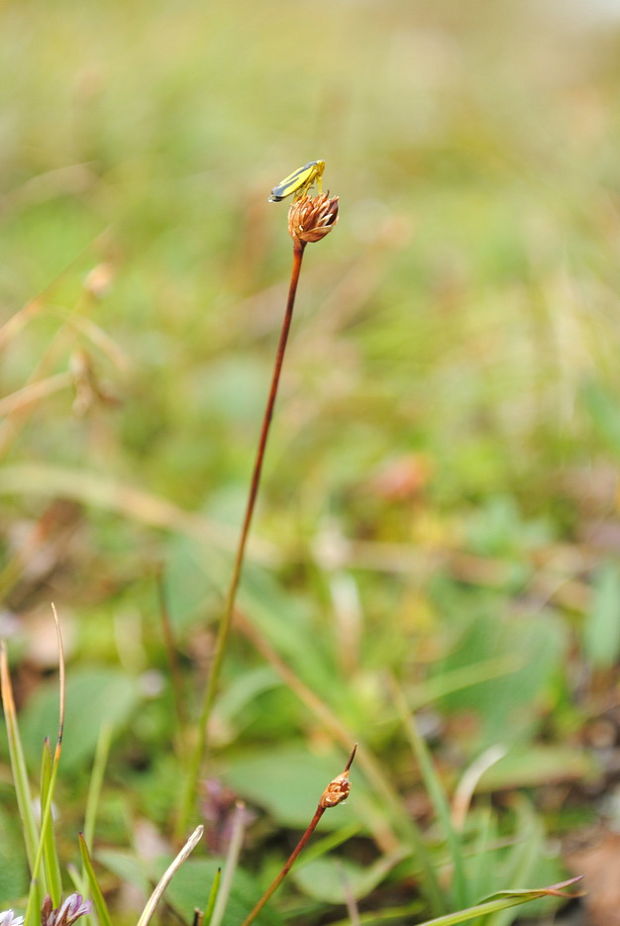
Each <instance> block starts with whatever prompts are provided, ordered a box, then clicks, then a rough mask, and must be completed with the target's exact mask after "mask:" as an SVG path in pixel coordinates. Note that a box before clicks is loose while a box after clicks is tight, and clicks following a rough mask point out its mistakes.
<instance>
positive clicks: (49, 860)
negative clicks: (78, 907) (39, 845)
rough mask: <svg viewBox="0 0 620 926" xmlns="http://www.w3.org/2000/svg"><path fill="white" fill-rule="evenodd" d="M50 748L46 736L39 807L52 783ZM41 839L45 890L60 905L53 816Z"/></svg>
mask: <svg viewBox="0 0 620 926" xmlns="http://www.w3.org/2000/svg"><path fill="white" fill-rule="evenodd" d="M52 766H53V759H52V750H51V749H50V741H49V739H48V738H47V737H46V738H45V742H44V743H43V754H42V757H41V807H43V806H44V805H45V804H46V803H47V798H48V794H49V793H50V788H51V784H52ZM41 838H42V840H43V867H44V869H45V879H46V883H47V890H48V893H49V894H50V896H51V898H52V903H53V905H54V907H58V906H60V899H61V896H62V877H61V874H60V863H59V861H58V852H57V851H56V840H55V838H54V818H53V814H52V815H51V817H50V821H49V825H48V826H46V827H45V830H42V831H41Z"/></svg>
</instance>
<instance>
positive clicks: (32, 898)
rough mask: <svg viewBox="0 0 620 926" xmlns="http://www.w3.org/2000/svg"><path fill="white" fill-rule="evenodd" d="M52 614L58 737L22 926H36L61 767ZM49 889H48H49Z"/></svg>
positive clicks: (61, 658)
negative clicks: (55, 791) (45, 856)
mask: <svg viewBox="0 0 620 926" xmlns="http://www.w3.org/2000/svg"><path fill="white" fill-rule="evenodd" d="M52 614H53V617H54V625H55V627H56V640H57V643H58V676H59V679H58V687H59V705H58V735H57V737H56V747H55V749H54V756H53V758H52V765H51V771H50V776H49V784H48V787H47V793H46V794H45V800H43V795H42V796H41V797H42V800H41V831H40V834H39V844H38V846H37V853H36V856H35V859H34V865H33V869H32V875H31V889H30V892H29V894H28V903H27V905H26V913H25V915H24V923H25V926H37V922H38V920H39V913H40V897H39V890H38V884H39V871H40V869H41V862H42V861H43V858H44V853H45V848H46V845H47V841H48V839H49V836H48V831H49V830H50V828H51V824H52V802H53V800H54V790H55V788H56V779H57V777H58V767H59V765H60V754H61V752H62V740H63V735H64V730H65V702H66V690H67V685H66V674H65V651H64V646H63V642H62V632H61V630H60V621H59V620H58V613H57V611H56V606H55V605H54V604H52ZM48 889H49V885H48Z"/></svg>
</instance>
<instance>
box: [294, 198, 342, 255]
mask: <svg viewBox="0 0 620 926" xmlns="http://www.w3.org/2000/svg"><path fill="white" fill-rule="evenodd" d="M338 202H339V197H338V196H332V197H330V195H329V193H323V194H321V195H320V196H312V197H310V196H302V198H301V199H298V200H297V201H296V202H294V203H293V205H292V206H291V208H290V209H289V211H288V232H289V235H290V236H291V238H292V239H293V241H294V242H296V243H297V242H300V243H303V244H312V243H314V242H315V241H320V240H321V238H324V237H325V235H327V234H329V232H330V231H331V230H332V228H333V227H334V225H335V224H336V222H337V221H338Z"/></svg>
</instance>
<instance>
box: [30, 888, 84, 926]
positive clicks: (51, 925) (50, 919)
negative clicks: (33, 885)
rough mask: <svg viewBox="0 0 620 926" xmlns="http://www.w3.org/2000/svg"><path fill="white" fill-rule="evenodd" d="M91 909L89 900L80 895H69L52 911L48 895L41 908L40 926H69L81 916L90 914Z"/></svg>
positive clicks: (50, 899)
mask: <svg viewBox="0 0 620 926" xmlns="http://www.w3.org/2000/svg"><path fill="white" fill-rule="evenodd" d="M92 907H93V905H92V904H91V902H90V900H84V898H83V897H82V895H81V894H69V896H68V897H67V899H66V900H64V901H63V902H62V903H61V905H60V906H59V907H57V908H56V909H55V910H54V909H53V908H52V898H51V897H50V896H49V895H48V896H47V897H46V898H45V900H44V901H43V906H42V907H41V926H71V924H72V923H75V921H76V920H79V918H80V917H81V916H85V915H86V914H87V913H90V912H91V910H92Z"/></svg>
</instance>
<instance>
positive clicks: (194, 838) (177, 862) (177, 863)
mask: <svg viewBox="0 0 620 926" xmlns="http://www.w3.org/2000/svg"><path fill="white" fill-rule="evenodd" d="M203 832H204V826H197V827H196V829H195V830H194V832H193V833H192V834H191V836H190V837H189V839H188V840H187V842H186V843H185V845H184V846H183V848H182V849H181V851H180V852H179V853H178V854H177V855H176V857H175V858H174V859H173V861H172V862H171V863H170V865H168V867H167V868H166V870H165V872H164V873H163V875H162V876H161V878H160V879H159V881H158V883H157V885H156V886H155V889H154V891H153V893H152V894H151V896H150V897H149V899H148V900H147V902H146V905H145V907H144V910H143V911H142V913H141V914H140V919H139V920H138V924H137V926H148V923H149V922H150V920H151V918H152V916H153V914H154V913H155V908H156V907H157V904H158V903H159V901H160V900H161V898H162V896H163V894H164V892H165V890H166V888H167V887H168V885H169V884H170V882H171V881H172V878H173V877H174V875H175V874H176V872H177V871H178V870H179V868H180V867H181V865H182V864H183V862H185V861H186V859H187V858H189V856H190V855H191V853H192V852H193V851H194V849H195V848H196V846H197V845H198V843H199V842H200V840H201V839H202V834H203Z"/></svg>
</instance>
